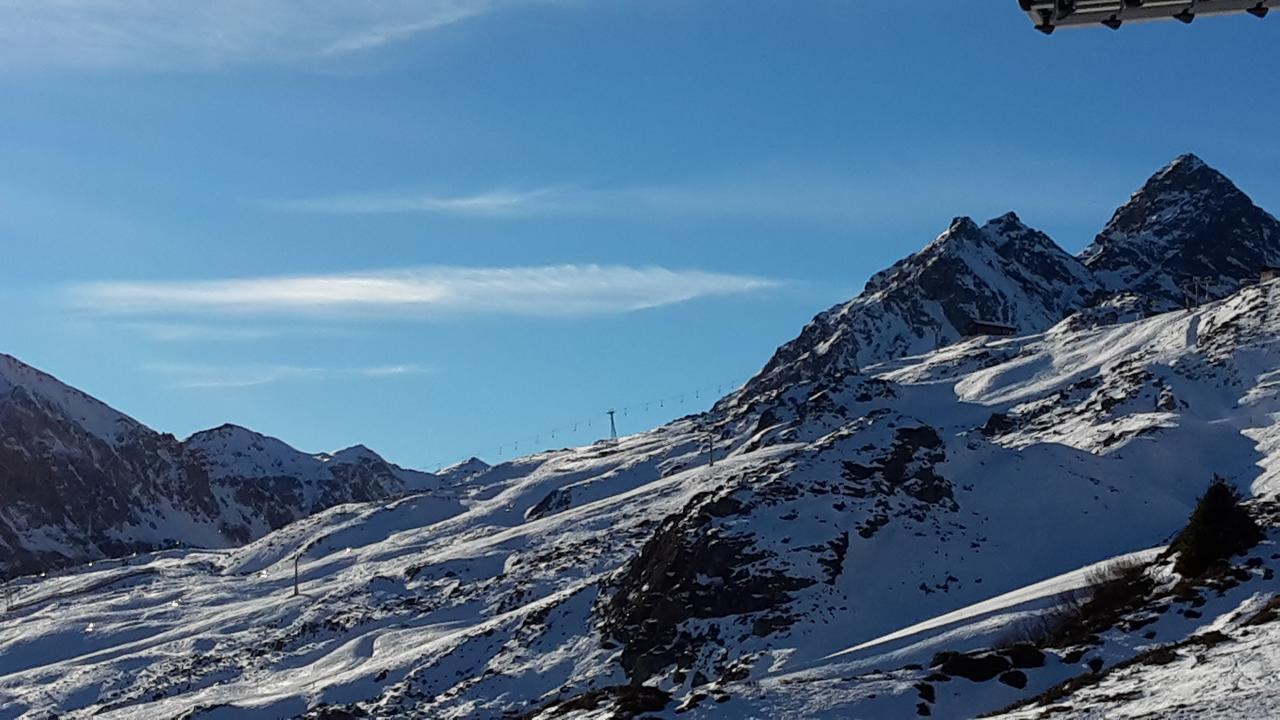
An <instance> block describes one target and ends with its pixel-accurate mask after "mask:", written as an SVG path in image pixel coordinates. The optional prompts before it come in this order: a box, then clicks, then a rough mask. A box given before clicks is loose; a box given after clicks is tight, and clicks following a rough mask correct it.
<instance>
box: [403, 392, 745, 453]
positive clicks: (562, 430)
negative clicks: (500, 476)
mask: <svg viewBox="0 0 1280 720" xmlns="http://www.w3.org/2000/svg"><path fill="white" fill-rule="evenodd" d="M742 385H743V383H742V382H739V381H733V382H721V383H716V384H714V385H705V386H703V387H700V388H695V389H693V390H688V391H685V392H680V393H672V394H670V395H665V396H662V397H657V398H651V399H649V400H643V401H634V402H630V403H627V404H625V405H620V406H617V405H615V406H611V407H614V408H617V409H616V410H615V412H617V413H619V414H621V415H622V416H623V417H630V413H631V411H632V410H635V411H636V412H641V410H642V409H643V411H644V412H645V413H649V412H652V411H653V409H654V408H655V407H656V408H660V409H665V408H666V404H667V403H671V404H683V403H685V402H686V401H688V400H689V399H693V400H695V401H697V400H701V399H702V395H703V393H706V394H707V395H710V396H712V397H714V398H716V399H717V401H718V400H719V399H720V398H721V397H723V396H724V388H726V387H730V388H739V387H741V386H742ZM713 393H714V394H713ZM607 414H608V413H607V412H606V413H605V415H607ZM600 419H601V416H600V415H599V414H597V415H591V416H588V417H586V418H582V419H580V420H577V421H575V422H570V423H564V424H562V425H559V426H557V427H555V428H552V429H550V430H544V431H542V432H533V433H528V434H526V435H523V436H522V437H520V438H517V439H509V440H508V441H506V442H503V443H501V444H499V445H497V446H496V451H495V452H493V454H492V455H491V457H496V458H505V457H507V452H508V451H510V452H511V456H512V457H519V456H520V443H525V445H526V447H528V446H529V445H533V446H534V447H535V452H536V451H537V450H536V447H537V446H539V445H541V444H542V439H543V438H544V437H550V438H553V439H555V438H558V437H560V436H561V435H566V436H569V435H580V434H581V433H582V430H583V428H588V429H593V428H594V427H595V422H596V421H597V420H600ZM481 454H483V453H481ZM475 456H478V454H476V455H468V456H467V457H475ZM455 464H457V463H456V462H435V463H428V464H427V465H426V467H431V466H432V465H435V466H436V467H440V468H444V467H451V466H453V465H455Z"/></svg>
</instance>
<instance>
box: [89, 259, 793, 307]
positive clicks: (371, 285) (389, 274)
mask: <svg viewBox="0 0 1280 720" xmlns="http://www.w3.org/2000/svg"><path fill="white" fill-rule="evenodd" d="M781 285H782V283H780V282H779V281H777V280H771V279H768V278H763V277H756V276H750V275H734V274H725V273H714V272H705V271H700V270H670V269H667V268H662V267H628V266H607V265H558V266H543V267H514V268H466V267H427V268H419V269H413V270H393V271H384V272H367V273H346V274H331V275H300V276H284V277H256V278H243V279H231V280H197V281H182V282H102V283H89V284H84V285H78V286H74V287H72V288H70V290H69V300H70V302H71V303H72V304H73V305H75V306H77V307H79V308H81V309H83V310H86V311H90V312H94V313H98V314H106V315H128V316H163V317H167V316H175V315H177V316H181V315H206V316H209V315H213V316H217V315H239V316H243V315H273V316H308V317H346V316H357V317H360V316H367V315H374V316H377V317H382V318H396V319H407V320H415V319H416V320H429V319H436V318H445V317H456V316H472V315H500V316H522V317H586V316H599V315H617V314H624V313H630V312H635V311H639V310H645V309H649V308H656V307H663V306H667V305H675V304H678V303H684V302H689V301H692V300H697V299H701V298H711V297H727V296H737V295H745V294H750V293H758V292H762V291H766V290H770V289H774V288H777V287H780V286H781Z"/></svg>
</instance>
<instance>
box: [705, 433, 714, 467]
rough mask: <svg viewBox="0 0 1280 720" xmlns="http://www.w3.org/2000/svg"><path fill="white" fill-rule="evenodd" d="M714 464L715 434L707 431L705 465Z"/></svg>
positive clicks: (712, 465)
mask: <svg viewBox="0 0 1280 720" xmlns="http://www.w3.org/2000/svg"><path fill="white" fill-rule="evenodd" d="M715 466H716V436H715V433H712V432H708V433H707V467H715Z"/></svg>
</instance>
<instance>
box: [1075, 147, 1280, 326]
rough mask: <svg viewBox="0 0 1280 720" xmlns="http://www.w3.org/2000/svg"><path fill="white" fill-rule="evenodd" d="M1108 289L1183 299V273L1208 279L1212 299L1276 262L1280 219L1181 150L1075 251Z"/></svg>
mask: <svg viewBox="0 0 1280 720" xmlns="http://www.w3.org/2000/svg"><path fill="white" fill-rule="evenodd" d="M1081 259H1082V260H1083V261H1084V263H1085V265H1086V266H1087V267H1088V268H1089V270H1090V271H1091V272H1092V273H1093V274H1094V276H1095V277H1096V278H1097V279H1098V281H1099V282H1100V283H1101V284H1102V285H1103V287H1105V288H1106V289H1107V290H1108V291H1110V292H1113V293H1119V292H1127V293H1132V294H1136V295H1139V296H1142V297H1145V298H1148V299H1149V300H1151V301H1152V302H1153V303H1154V304H1156V305H1157V306H1158V307H1160V308H1162V309H1165V310H1168V309H1174V308H1178V307H1182V306H1183V305H1184V303H1185V293H1184V292H1183V290H1182V289H1181V288H1180V287H1179V283H1180V282H1181V281H1182V280H1185V279H1187V278H1192V277H1204V278H1207V279H1208V285H1207V287H1206V288H1205V291H1204V293H1205V294H1204V295H1203V296H1202V297H1201V300H1202V301H1203V300H1209V299H1218V298H1221V297H1225V296H1227V295H1230V294H1231V293H1234V292H1235V291H1236V290H1239V289H1240V286H1241V284H1242V283H1243V282H1245V281H1248V280H1255V279H1257V277H1258V273H1259V271H1260V270H1261V268H1262V266H1263V265H1264V264H1268V263H1270V264H1280V222H1278V221H1277V220H1276V219H1275V218H1274V217H1272V216H1271V215H1270V214H1269V213H1267V212H1266V211H1264V210H1262V209H1261V208H1259V207H1258V206H1257V205H1254V203H1253V201H1252V200H1250V199H1249V196H1247V195H1245V194H1244V193H1243V192H1241V191H1240V189H1239V188H1237V187H1236V186H1235V184H1233V183H1232V182H1231V181H1230V180H1228V179H1227V178H1226V177H1225V176H1223V175H1222V173H1220V172H1218V171H1217V170H1214V169H1213V168H1211V167H1209V166H1208V165H1206V164H1205V163H1204V161H1202V160H1201V159H1200V158H1198V157H1196V156H1194V155H1184V156H1182V157H1180V158H1178V159H1177V160H1175V161H1174V162H1173V163H1172V164H1170V165H1169V166H1168V167H1166V168H1164V169H1163V170H1161V171H1160V172H1158V173H1156V174H1155V175H1154V176H1152V178H1151V179H1150V180H1148V181H1147V183H1146V185H1144V186H1143V187H1142V189H1140V190H1139V191H1138V192H1136V193H1134V195H1133V197H1132V198H1130V200H1129V202H1127V203H1125V204H1124V205H1123V206H1122V207H1120V209H1119V210H1117V211H1116V213H1115V216H1114V217H1112V219H1111V222H1109V223H1108V224H1107V227H1106V228H1105V229H1103V231H1102V232H1101V233H1100V234H1099V235H1098V237H1097V239H1096V240H1094V242H1093V244H1092V245H1090V246H1089V248H1088V249H1087V250H1085V251H1084V253H1083V254H1082V255H1081Z"/></svg>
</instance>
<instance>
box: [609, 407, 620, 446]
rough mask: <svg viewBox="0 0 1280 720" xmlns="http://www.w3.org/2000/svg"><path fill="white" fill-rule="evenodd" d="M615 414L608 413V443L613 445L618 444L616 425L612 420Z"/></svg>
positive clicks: (614, 411)
mask: <svg viewBox="0 0 1280 720" xmlns="http://www.w3.org/2000/svg"><path fill="white" fill-rule="evenodd" d="M617 412H618V411H617V410H610V411H609V442H611V443H613V444H614V445H617V444H618V423H617V422H616V421H615V418H614V415H616V414H617Z"/></svg>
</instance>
